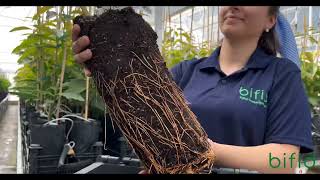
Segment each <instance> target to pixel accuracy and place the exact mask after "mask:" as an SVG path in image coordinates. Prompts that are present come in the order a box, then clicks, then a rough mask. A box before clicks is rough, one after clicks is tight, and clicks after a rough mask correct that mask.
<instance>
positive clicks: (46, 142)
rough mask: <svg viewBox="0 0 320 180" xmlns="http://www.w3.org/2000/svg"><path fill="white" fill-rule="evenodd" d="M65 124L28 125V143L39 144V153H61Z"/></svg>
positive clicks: (64, 139) (64, 140)
mask: <svg viewBox="0 0 320 180" xmlns="http://www.w3.org/2000/svg"><path fill="white" fill-rule="evenodd" d="M65 129H66V128H65V124H64V123H61V124H57V125H37V124H31V125H30V145H31V144H39V145H40V146H41V148H42V149H41V151H40V155H58V154H60V153H61V151H62V149H63V146H64V144H65V143H66V137H65Z"/></svg>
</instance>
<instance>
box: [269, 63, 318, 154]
mask: <svg viewBox="0 0 320 180" xmlns="http://www.w3.org/2000/svg"><path fill="white" fill-rule="evenodd" d="M279 61H282V60H279ZM281 64H282V65H281ZM278 65H279V66H278V67H277V72H276V74H275V77H274V81H273V86H272V88H271V90H270V92H269V95H268V96H269V97H268V100H269V103H268V110H267V113H268V115H267V116H268V117H267V124H266V125H267V126H266V134H265V143H280V144H292V145H296V146H300V152H301V153H308V152H312V150H313V143H312V135H311V109H310V106H309V103H308V98H307V95H306V93H305V89H304V86H303V81H302V79H301V72H300V70H299V69H298V68H297V67H295V65H294V64H293V63H291V62H290V63H288V62H285V61H284V62H280V63H278Z"/></svg>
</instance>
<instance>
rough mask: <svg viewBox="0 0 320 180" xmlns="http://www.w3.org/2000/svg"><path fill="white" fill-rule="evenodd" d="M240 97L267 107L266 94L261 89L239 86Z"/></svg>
mask: <svg viewBox="0 0 320 180" xmlns="http://www.w3.org/2000/svg"><path fill="white" fill-rule="evenodd" d="M239 94H240V99H241V100H244V101H248V102H250V103H253V104H255V105H259V106H263V107H264V108H266V107H267V103H268V94H267V93H266V92H265V91H264V90H261V89H253V88H246V87H243V86H241V87H240V89H239Z"/></svg>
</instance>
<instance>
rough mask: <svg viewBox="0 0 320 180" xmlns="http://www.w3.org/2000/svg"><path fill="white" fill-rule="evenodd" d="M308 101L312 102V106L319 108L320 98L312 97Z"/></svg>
mask: <svg viewBox="0 0 320 180" xmlns="http://www.w3.org/2000/svg"><path fill="white" fill-rule="evenodd" d="M308 99H309V102H310V104H311V105H312V106H317V105H319V101H320V97H313V96H311V97H309V98H308Z"/></svg>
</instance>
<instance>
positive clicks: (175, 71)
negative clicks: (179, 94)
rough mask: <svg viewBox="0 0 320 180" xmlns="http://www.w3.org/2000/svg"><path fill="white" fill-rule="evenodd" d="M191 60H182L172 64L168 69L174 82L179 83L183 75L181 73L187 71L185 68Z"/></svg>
mask: <svg viewBox="0 0 320 180" xmlns="http://www.w3.org/2000/svg"><path fill="white" fill-rule="evenodd" d="M190 61H191V60H184V61H181V62H180V63H178V64H176V65H174V66H173V67H172V68H170V69H169V71H170V73H171V75H172V77H173V80H174V81H175V82H176V84H180V80H181V79H182V77H183V74H184V73H185V72H186V71H187V68H188V66H189V64H190Z"/></svg>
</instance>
